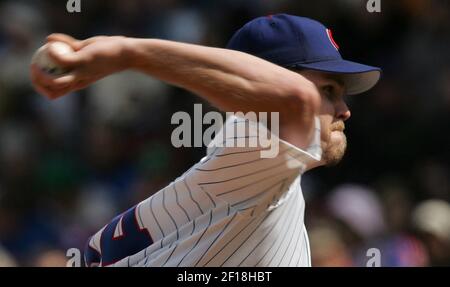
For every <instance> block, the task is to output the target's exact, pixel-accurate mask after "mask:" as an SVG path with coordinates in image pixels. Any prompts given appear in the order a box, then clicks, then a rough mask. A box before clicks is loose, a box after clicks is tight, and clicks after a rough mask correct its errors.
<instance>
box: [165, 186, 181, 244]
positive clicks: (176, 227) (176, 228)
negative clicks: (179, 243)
mask: <svg viewBox="0 0 450 287" xmlns="http://www.w3.org/2000/svg"><path fill="white" fill-rule="evenodd" d="M162 195H163V198H162V202H163V204H162V205H163V209H164V211H165V212H166V213H167V215H169V217H170V220H172V222H173V224H174V225H175V230H176V232H177V240H178V238H179V237H180V235H179V233H178V225H177V223H176V222H175V219H174V218H173V216H172V214H170V212H169V211H168V210H167V206H166V189H165V188H164V189H163V190H162Z"/></svg>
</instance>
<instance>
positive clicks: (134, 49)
mask: <svg viewBox="0 0 450 287" xmlns="http://www.w3.org/2000/svg"><path fill="white" fill-rule="evenodd" d="M47 40H48V41H49V42H51V41H62V42H65V43H67V44H69V45H70V46H71V47H72V48H73V49H74V50H75V52H73V53H69V54H58V53H55V52H52V51H50V56H51V57H52V58H53V59H54V60H55V61H56V62H57V63H58V64H59V65H61V66H62V67H64V68H65V69H67V70H69V71H70V72H69V73H67V74H64V75H61V76H51V75H48V74H46V73H44V72H43V71H41V70H40V69H39V68H37V67H36V66H34V65H32V67H31V74H32V81H33V84H34V86H35V88H36V89H37V90H38V91H39V92H40V93H42V94H44V95H45V96H47V97H49V98H51V99H54V98H57V97H60V96H62V95H64V94H67V93H69V92H71V91H75V90H79V89H82V88H85V87H87V86H88V85H90V84H91V83H93V82H95V81H97V80H99V79H101V78H103V77H105V76H108V75H110V74H112V73H115V72H119V71H123V70H126V69H133V70H137V71H140V72H143V73H146V74H148V75H150V76H152V77H155V78H158V79H160V80H162V81H165V82H167V83H170V84H173V85H176V86H179V87H182V88H185V89H187V90H189V91H191V92H193V93H195V94H197V95H199V96H200V97H202V98H204V99H206V100H207V101H209V102H210V103H212V104H213V105H214V106H216V107H217V108H218V109H220V110H222V111H227V112H237V111H241V112H243V113H247V112H256V113H258V112H278V113H279V123H280V124H279V135H277V134H275V133H273V134H272V136H273V137H274V138H278V139H279V152H278V154H277V155H276V156H275V157H266V158H265V157H261V150H263V149H264V148H263V147H261V146H256V147H235V146H233V145H227V144H226V143H227V142H228V141H234V140H235V139H236V138H237V137H236V136H226V137H225V144H224V145H223V146H216V147H213V148H209V149H208V152H207V155H206V156H205V157H204V158H203V159H202V160H200V162H198V163H197V164H195V165H194V166H192V168H190V169H189V170H188V171H186V172H185V173H184V174H183V175H181V176H180V177H178V178H177V179H175V180H174V181H173V182H171V183H170V184H169V185H167V186H166V187H165V188H163V189H162V190H160V191H158V192H156V193H155V194H153V195H152V196H150V197H149V198H147V199H146V200H144V201H142V202H140V203H139V204H137V205H136V206H134V207H132V208H130V209H129V210H127V211H125V212H124V213H122V214H120V215H119V216H117V217H116V218H114V219H113V220H112V221H111V222H110V223H108V224H106V225H105V226H104V227H103V228H102V229H101V230H100V231H98V232H97V233H96V234H94V235H93V236H92V237H91V238H90V239H89V242H88V244H87V249H86V252H85V261H86V264H87V265H88V266H311V256H310V250H309V242H308V235H307V231H306V228H305V226H304V210H305V202H304V199H303V196H302V191H301V187H300V182H301V176H302V174H303V173H304V172H306V171H308V170H310V169H312V168H315V167H318V166H322V165H328V166H329V165H334V164H336V163H337V162H339V160H340V159H341V158H342V156H343V154H344V152H345V149H346V137H345V135H344V133H343V130H344V121H345V120H347V119H348V118H349V117H350V111H349V109H348V107H347V105H346V103H345V101H344V96H345V95H355V94H359V93H363V92H365V91H367V90H369V89H370V88H372V87H373V86H374V85H375V84H376V83H377V81H378V80H379V78H380V69H379V68H376V67H371V66H366V65H362V64H358V63H355V62H350V61H346V60H343V59H342V58H341V56H340V54H339V51H338V49H339V47H338V45H337V44H336V42H335V41H334V40H333V37H332V34H331V31H330V30H329V29H327V28H326V27H325V26H324V25H322V24H321V23H319V22H317V21H315V20H312V19H308V18H303V17H298V16H292V15H287V14H277V15H273V16H266V17H260V18H257V19H254V20H252V21H250V22H249V23H247V24H246V25H244V26H243V27H242V28H241V29H240V30H238V31H237V32H236V33H235V35H234V36H233V37H232V38H231V40H230V41H229V43H228V46H227V49H220V48H212V47H205V46H199V45H192V44H185V43H178V42H173V41H165V40H158V39H136V38H127V37H93V38H90V39H87V40H83V41H79V40H76V39H73V38H71V37H70V36H67V35H62V34H53V35H50V36H49V37H48V39H47ZM241 125H246V126H247V127H249V128H248V129H247V131H248V132H247V134H246V135H245V136H248V135H249V134H250V133H251V131H252V129H255V128H260V125H258V124H257V123H256V122H254V121H250V120H248V119H246V118H245V117H244V118H240V117H231V118H229V119H228V120H227V121H226V123H225V125H224V126H223V129H222V131H223V132H224V134H225V135H229V134H231V135H233V133H232V131H233V130H234V129H235V128H239V127H240V126H241Z"/></svg>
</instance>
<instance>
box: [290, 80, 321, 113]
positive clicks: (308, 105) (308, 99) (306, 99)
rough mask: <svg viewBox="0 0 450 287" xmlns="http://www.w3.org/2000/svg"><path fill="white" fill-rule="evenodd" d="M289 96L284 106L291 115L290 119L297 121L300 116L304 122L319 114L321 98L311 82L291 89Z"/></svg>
mask: <svg viewBox="0 0 450 287" xmlns="http://www.w3.org/2000/svg"><path fill="white" fill-rule="evenodd" d="M289 95H290V96H289V97H288V101H287V103H286V106H287V109H288V111H289V115H291V116H290V118H292V117H294V118H296V119H298V117H299V116H301V118H303V119H304V120H307V121H309V120H313V118H314V116H315V115H316V114H318V113H319V109H320V105H321V98H320V97H321V96H320V93H319V91H318V90H317V87H316V86H315V85H314V84H313V83H312V82H309V83H306V84H305V85H301V86H296V87H293V88H292V91H291V92H290V93H289Z"/></svg>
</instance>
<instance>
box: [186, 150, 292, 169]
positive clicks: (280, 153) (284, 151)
mask: <svg viewBox="0 0 450 287" xmlns="http://www.w3.org/2000/svg"><path fill="white" fill-rule="evenodd" d="M288 150H289V149H285V150H283V151H280V152H279V155H282V154H284V153H286V152H287V151H288ZM263 160H265V158H263V157H260V158H257V159H254V160H250V161H246V162H242V163H238V164H233V165H228V166H222V167H218V168H211V169H201V168H195V170H198V171H218V170H222V169H227V168H232V167H239V166H243V165H246V164H250V163H255V162H258V161H263Z"/></svg>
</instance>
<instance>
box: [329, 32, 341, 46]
mask: <svg viewBox="0 0 450 287" xmlns="http://www.w3.org/2000/svg"><path fill="white" fill-rule="evenodd" d="M327 35H328V39H329V40H330V42H331V45H333V47H334V48H335V49H336V50H339V46H338V44H336V41H334V39H333V33H331V30H330V29H327Z"/></svg>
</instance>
